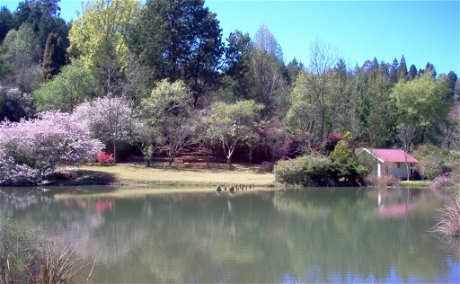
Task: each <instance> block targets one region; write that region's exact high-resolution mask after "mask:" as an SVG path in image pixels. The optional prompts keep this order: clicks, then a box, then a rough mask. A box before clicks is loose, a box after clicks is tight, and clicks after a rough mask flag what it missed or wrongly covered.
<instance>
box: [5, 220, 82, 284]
mask: <svg viewBox="0 0 460 284" xmlns="http://www.w3.org/2000/svg"><path fill="white" fill-rule="evenodd" d="M75 264H76V259H75V257H74V256H73V250H72V249H70V248H68V247H67V248H64V249H63V250H59V249H57V248H56V247H55V246H54V245H53V244H52V243H51V242H50V241H46V240H45V238H44V236H43V234H41V231H40V230H38V229H32V228H30V227H29V226H27V225H24V224H19V225H18V224H15V223H14V222H13V221H12V220H11V218H9V217H7V216H0V282H1V283H5V284H8V283H69V282H71V281H72V279H73V277H74V275H75V273H77V272H78V271H79V270H80V269H78V268H76V265H75Z"/></svg>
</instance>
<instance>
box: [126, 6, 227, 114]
mask: <svg viewBox="0 0 460 284" xmlns="http://www.w3.org/2000/svg"><path fill="white" fill-rule="evenodd" d="M221 38H222V30H221V29H220V27H219V21H218V20H217V19H216V14H214V13H212V12H210V11H209V9H208V8H207V7H205V6H204V1H203V0H183V1H178V0H149V1H147V3H146V4H145V6H144V8H143V9H142V12H141V14H140V16H139V19H138V22H137V24H136V25H135V27H134V29H133V33H132V38H131V39H130V46H131V49H132V50H134V52H135V53H136V54H137V55H138V56H139V58H140V60H141V62H142V63H144V64H146V65H147V66H149V67H150V68H151V70H152V73H153V79H154V80H155V81H157V80H162V79H169V80H170V81H172V82H174V81H176V80H179V79H181V80H183V81H185V82H186V83H187V85H188V86H189V87H190V88H191V90H192V94H193V97H194V105H195V106H196V105H197V104H198V103H199V102H198V100H199V98H200V97H201V96H202V95H203V94H206V93H209V91H210V89H212V88H213V87H214V86H215V85H216V83H217V82H218V79H219V72H218V68H219V65H220V59H221V56H222V54H223V52H224V48H223V45H222V39H221Z"/></svg>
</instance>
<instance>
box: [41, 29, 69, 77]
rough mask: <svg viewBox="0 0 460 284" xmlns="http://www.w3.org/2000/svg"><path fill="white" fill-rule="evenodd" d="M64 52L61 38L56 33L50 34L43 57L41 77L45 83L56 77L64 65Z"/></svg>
mask: <svg viewBox="0 0 460 284" xmlns="http://www.w3.org/2000/svg"><path fill="white" fill-rule="evenodd" d="M65 54H66V50H65V47H64V44H63V42H62V38H61V37H60V36H59V35H58V34H56V33H50V34H49V35H48V39H47V40H46V45H45V53H44V55H43V77H44V79H45V81H48V80H50V79H51V78H52V77H54V76H55V75H57V74H58V73H59V71H60V70H61V67H62V66H64V64H65V59H66V57H65Z"/></svg>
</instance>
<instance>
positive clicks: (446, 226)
mask: <svg viewBox="0 0 460 284" xmlns="http://www.w3.org/2000/svg"><path fill="white" fill-rule="evenodd" d="M431 231H432V232H433V233H436V234H439V235H442V236H445V237H459V236H460V197H457V198H456V199H455V201H454V202H453V203H452V204H449V205H446V206H445V207H444V209H442V210H441V214H440V217H439V219H438V223H437V224H436V225H435V226H434V227H433V228H432V230H431Z"/></svg>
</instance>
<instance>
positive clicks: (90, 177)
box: [50, 170, 116, 186]
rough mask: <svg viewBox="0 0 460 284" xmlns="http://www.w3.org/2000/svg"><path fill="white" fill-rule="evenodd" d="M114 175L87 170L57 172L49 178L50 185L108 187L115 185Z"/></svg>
mask: <svg viewBox="0 0 460 284" xmlns="http://www.w3.org/2000/svg"><path fill="white" fill-rule="evenodd" d="M115 181H116V178H115V175H113V174H110V173H105V172H98V171H89V170H72V171H59V172H56V173H54V174H53V175H52V176H51V177H50V182H51V184H52V185H64V186H68V185H72V186H76V185H109V184H113V183H115Z"/></svg>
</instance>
